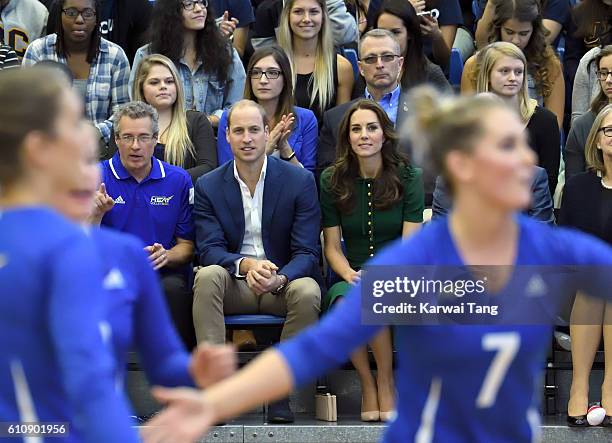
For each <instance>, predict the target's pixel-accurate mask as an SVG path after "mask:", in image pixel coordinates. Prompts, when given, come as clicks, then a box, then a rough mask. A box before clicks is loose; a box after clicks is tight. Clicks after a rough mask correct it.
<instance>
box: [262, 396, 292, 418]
mask: <svg viewBox="0 0 612 443" xmlns="http://www.w3.org/2000/svg"><path fill="white" fill-rule="evenodd" d="M267 420H268V423H293V422H294V421H295V417H294V416H293V412H291V408H290V407H289V398H283V399H282V400H279V401H277V402H274V403H270V404H269V405H268V414H267Z"/></svg>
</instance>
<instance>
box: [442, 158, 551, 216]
mask: <svg viewBox="0 0 612 443" xmlns="http://www.w3.org/2000/svg"><path fill="white" fill-rule="evenodd" d="M534 168H535V172H534V174H533V181H532V182H531V192H532V198H531V205H530V206H529V208H527V210H525V211H524V213H525V214H526V215H528V216H529V217H531V218H534V219H536V220H538V221H541V222H545V223H549V224H552V223H554V222H555V216H554V213H553V202H552V198H551V197H550V190H549V189H548V176H547V175H546V169H544V168H541V167H539V166H534ZM452 205H453V202H452V198H451V196H450V195H449V194H448V190H447V187H446V183H444V180H443V179H442V177H438V178H437V180H436V188H435V190H434V194H433V205H432V210H433V216H432V218H436V217H442V216H445V215H446V214H447V213H448V211H449V210H450V208H451V206H452Z"/></svg>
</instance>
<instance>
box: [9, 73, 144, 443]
mask: <svg viewBox="0 0 612 443" xmlns="http://www.w3.org/2000/svg"><path fill="white" fill-rule="evenodd" d="M0 103H2V106H1V107H0V417H1V419H2V421H3V422H14V423H24V422H28V423H41V424H45V423H50V422H64V423H68V427H67V428H64V429H65V432H66V434H67V435H66V434H59V432H60V431H59V430H56V431H53V429H52V430H51V431H50V432H48V433H46V434H45V435H44V437H45V439H46V438H48V437H51V436H59V437H62V441H65V442H100V443H108V442H111V441H113V442H128V443H129V442H136V441H138V438H137V435H136V432H135V431H134V430H133V429H131V428H130V422H129V412H128V411H129V409H128V406H127V403H126V401H125V399H124V398H123V395H122V394H120V393H118V392H117V390H116V389H115V380H114V377H113V371H114V363H113V359H112V358H111V354H110V352H108V350H107V348H106V347H105V345H104V344H103V341H102V337H101V335H102V334H101V332H100V322H101V319H102V314H103V309H104V297H103V290H102V275H101V273H100V269H101V268H102V267H101V264H100V261H99V259H98V258H97V254H96V251H95V250H94V247H93V245H92V243H91V241H90V240H89V239H88V238H87V237H86V235H85V233H84V232H83V230H82V228H80V227H77V226H74V225H73V224H71V223H69V222H68V221H66V220H65V219H64V218H63V217H61V216H59V215H58V214H56V213H55V212H53V211H51V210H50V209H47V207H46V206H47V205H48V204H49V203H50V201H51V200H52V199H53V195H54V193H56V192H63V191H64V190H66V189H74V190H75V192H76V193H75V198H80V199H91V198H92V197H93V195H92V194H89V195H87V194H85V193H80V192H79V187H78V186H79V184H78V180H79V179H80V176H79V174H78V167H77V159H78V157H79V149H80V144H81V143H82V142H83V136H84V134H85V132H84V131H85V130H86V126H85V124H84V121H83V116H82V108H83V104H82V103H81V102H80V101H79V99H78V98H77V97H76V95H75V94H74V93H73V92H72V91H71V90H70V88H69V86H68V85H67V83H65V82H64V81H62V79H59V78H58V75H57V74H56V73H55V72H54V71H52V70H47V69H44V68H38V69H24V70H15V71H14V72H3V73H2V75H1V76H0ZM58 429H60V428H58ZM15 436H18V435H17V434H15ZM24 440H25V441H36V440H32V439H31V438H24Z"/></svg>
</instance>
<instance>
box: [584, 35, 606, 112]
mask: <svg viewBox="0 0 612 443" xmlns="http://www.w3.org/2000/svg"><path fill="white" fill-rule="evenodd" d="M609 55H612V45H608V46H604V47H603V48H602V50H601V52H600V53H599V54H597V56H595V58H594V59H593V61H592V62H591V64H592V65H593V67H594V68H595V71H599V63H600V62H601V59H602V58H604V57H607V56H609ZM589 69H592V68H591V67H589ZM598 81H599V80H598ZM600 86H601V85H600ZM608 103H610V100H609V99H608V96H607V95H606V93H605V92H604V90H603V88H601V87H600V88H599V94H597V96H596V97H595V98H594V99H593V101H592V102H591V111H592V112H593V114H595V115H597V114H599V111H601V110H602V109H603V108H604V107H605V106H606V105H607V104H608Z"/></svg>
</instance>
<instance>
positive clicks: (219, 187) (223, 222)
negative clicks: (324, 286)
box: [194, 157, 321, 282]
mask: <svg viewBox="0 0 612 443" xmlns="http://www.w3.org/2000/svg"><path fill="white" fill-rule="evenodd" d="M320 219H321V211H320V208H319V200H318V198H317V187H316V184H315V180H314V176H313V175H312V173H310V172H309V171H308V170H306V169H303V168H300V167H298V166H295V165H292V164H289V163H288V162H286V161H284V160H280V159H278V158H275V157H268V166H267V171H266V178H265V181H264V194H263V210H262V228H261V229H262V232H261V235H262V241H263V245H264V251H265V254H266V257H267V258H268V260H270V261H271V262H273V263H274V264H276V265H277V266H278V267H279V271H278V273H279V274H284V275H286V276H287V277H288V278H289V281H291V280H295V279H297V278H301V277H313V278H315V279H316V280H317V281H318V282H320V280H321V279H320V276H319V271H318V266H319V231H320V224H321V220H320ZM194 221H195V226H196V248H197V254H198V258H199V260H200V264H202V265H204V266H208V265H220V266H223V267H224V268H225V269H227V270H228V272H230V273H231V274H234V273H235V272H236V266H235V261H236V260H237V259H239V258H241V257H242V255H241V254H240V249H241V248H242V241H243V239H244V210H243V207H242V195H241V193H240V186H239V185H238V182H237V181H236V179H235V178H234V161H230V162H228V163H225V164H224V165H222V166H220V167H219V168H217V169H215V170H214V171H212V172H209V173H208V174H206V175H204V176H202V177H200V178H199V179H198V181H197V183H196V189H195V204H194Z"/></svg>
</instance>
